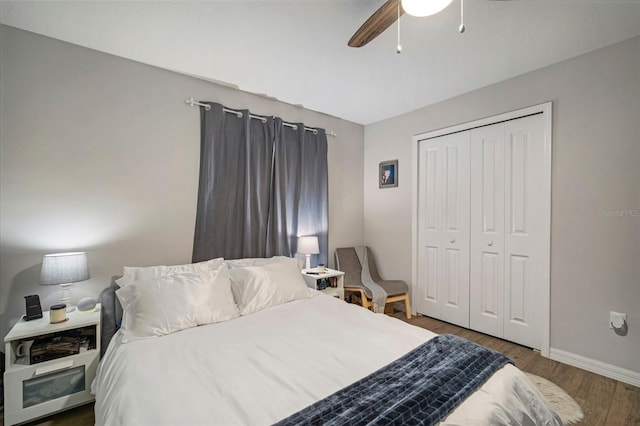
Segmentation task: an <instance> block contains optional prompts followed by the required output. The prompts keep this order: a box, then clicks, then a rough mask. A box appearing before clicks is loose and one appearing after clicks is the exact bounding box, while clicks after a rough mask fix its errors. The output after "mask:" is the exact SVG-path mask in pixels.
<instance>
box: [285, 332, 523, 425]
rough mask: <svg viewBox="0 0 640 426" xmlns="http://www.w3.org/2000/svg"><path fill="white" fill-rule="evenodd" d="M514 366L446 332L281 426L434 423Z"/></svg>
mask: <svg viewBox="0 0 640 426" xmlns="http://www.w3.org/2000/svg"><path fill="white" fill-rule="evenodd" d="M510 362H511V361H510V360H509V358H507V357H505V356H504V355H502V354H501V353H498V352H496V351H493V350H491V349H488V348H485V347H483V346H480V345H477V344H476V343H473V342H470V341H468V340H465V339H462V338H460V337H457V336H453V335H450V334H442V335H439V336H436V337H434V338H433V339H431V340H429V341H428V342H426V343H424V344H422V345H420V346H418V347H417V348H416V349H414V350H412V351H411V352H409V353H407V354H406V355H404V356H403V357H401V358H399V359H397V360H396V361H394V362H392V363H391V364H389V365H387V366H385V367H383V368H381V369H380V370H378V371H375V372H373V373H372V374H370V375H369V376H367V377H365V378H363V379H361V380H359V381H357V382H355V383H353V384H351V385H349V386H347V387H346V388H344V389H341V390H339V391H338V392H336V393H334V394H333V395H330V396H328V397H327V398H325V399H323V400H321V401H318V402H316V403H315V404H312V405H310V406H309V407H307V408H305V409H303V410H302V411H299V412H297V413H295V414H293V415H291V416H289V417H288V418H286V419H284V420H281V421H280V422H278V423H277V425H281V426H283V425H300V424H304V425H385V426H386V425H433V424H435V423H437V422H438V421H440V420H441V419H442V418H444V417H445V416H446V415H447V414H448V413H449V412H450V411H451V410H453V409H454V408H455V407H456V406H457V405H458V404H459V403H460V402H462V401H463V400H464V399H465V398H467V397H468V396H469V395H470V394H471V393H473V392H474V391H475V390H476V389H477V388H479V387H480V386H481V385H482V384H483V383H484V382H485V381H486V380H487V379H488V378H489V377H490V376H491V375H492V374H493V373H494V372H496V371H497V370H498V369H500V368H501V367H502V366H504V365H505V364H507V363H510Z"/></svg>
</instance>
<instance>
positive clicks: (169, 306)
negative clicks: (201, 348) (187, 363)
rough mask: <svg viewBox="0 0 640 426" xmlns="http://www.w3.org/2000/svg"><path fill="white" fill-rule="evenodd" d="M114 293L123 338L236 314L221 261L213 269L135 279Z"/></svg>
mask: <svg viewBox="0 0 640 426" xmlns="http://www.w3.org/2000/svg"><path fill="white" fill-rule="evenodd" d="M116 295H117V296H118V299H119V300H120V303H121V304H122V308H123V310H124V315H123V320H122V328H123V329H124V333H125V336H126V337H130V336H132V337H133V336H138V337H142V336H162V335H165V334H170V333H174V332H176V331H180V330H184V329H186V328H190V327H195V326H198V325H204V324H211V323H214V322H220V321H226V320H230V319H232V318H235V317H237V316H238V315H239V312H238V307H237V306H236V304H235V301H234V300H233V293H232V292H231V284H230V280H229V270H228V269H227V267H226V265H224V264H222V265H221V267H220V268H219V269H218V270H215V271H201V272H198V273H193V272H185V273H183V274H174V275H167V276H164V277H159V278H146V279H142V280H138V281H134V282H133V283H131V284H129V285H127V286H126V287H123V288H120V289H119V290H117V291H116Z"/></svg>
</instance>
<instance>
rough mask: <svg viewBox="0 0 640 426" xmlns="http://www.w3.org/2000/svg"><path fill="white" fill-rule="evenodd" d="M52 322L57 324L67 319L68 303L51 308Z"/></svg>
mask: <svg viewBox="0 0 640 426" xmlns="http://www.w3.org/2000/svg"><path fill="white" fill-rule="evenodd" d="M49 316H50V319H51V324H57V323H59V322H64V321H66V320H67V305H65V304H64V303H60V304H58V305H53V306H51V307H50V308H49Z"/></svg>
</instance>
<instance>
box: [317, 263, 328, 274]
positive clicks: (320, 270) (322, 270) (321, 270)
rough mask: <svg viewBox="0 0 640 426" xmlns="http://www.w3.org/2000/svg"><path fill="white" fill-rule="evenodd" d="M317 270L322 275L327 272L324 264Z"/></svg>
mask: <svg viewBox="0 0 640 426" xmlns="http://www.w3.org/2000/svg"><path fill="white" fill-rule="evenodd" d="M316 269H317V271H318V272H320V273H321V274H324V273H325V272H327V269H326V268H325V267H324V263H320V264H318V267H317V268H316Z"/></svg>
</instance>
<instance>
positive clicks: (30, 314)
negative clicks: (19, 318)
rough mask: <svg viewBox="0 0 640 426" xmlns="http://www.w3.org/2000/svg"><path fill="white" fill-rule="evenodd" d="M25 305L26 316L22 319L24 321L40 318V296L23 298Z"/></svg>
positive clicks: (34, 295)
mask: <svg viewBox="0 0 640 426" xmlns="http://www.w3.org/2000/svg"><path fill="white" fill-rule="evenodd" d="M24 302H25V305H26V308H25V310H26V314H25V316H24V317H23V318H24V320H25V321H31V320H33V319H38V318H42V307H41V306H40V296H38V295H37V294H31V295H29V296H25V297H24Z"/></svg>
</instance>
